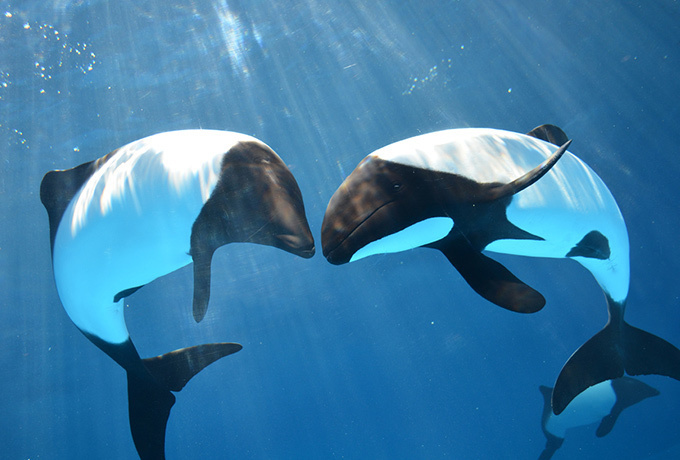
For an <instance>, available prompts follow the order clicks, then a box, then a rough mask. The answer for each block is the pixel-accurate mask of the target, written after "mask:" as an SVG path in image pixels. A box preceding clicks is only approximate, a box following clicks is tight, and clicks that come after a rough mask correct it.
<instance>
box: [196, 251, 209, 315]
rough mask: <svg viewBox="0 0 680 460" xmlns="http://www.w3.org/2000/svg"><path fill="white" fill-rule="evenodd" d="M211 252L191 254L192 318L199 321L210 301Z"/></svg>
mask: <svg viewBox="0 0 680 460" xmlns="http://www.w3.org/2000/svg"><path fill="white" fill-rule="evenodd" d="M212 256H213V252H211V251H208V252H202V253H199V254H197V255H193V256H192V257H193V260H194V300H193V309H194V320H196V322H197V323H200V322H201V321H202V320H203V318H204V317H205V314H206V312H207V311H208V302H209V301H210V276H211V269H210V265H211V263H212Z"/></svg>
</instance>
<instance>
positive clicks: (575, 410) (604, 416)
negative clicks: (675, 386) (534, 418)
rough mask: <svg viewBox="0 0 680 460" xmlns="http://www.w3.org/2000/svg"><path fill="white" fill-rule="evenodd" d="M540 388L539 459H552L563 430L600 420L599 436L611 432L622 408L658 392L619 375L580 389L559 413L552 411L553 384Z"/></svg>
mask: <svg viewBox="0 0 680 460" xmlns="http://www.w3.org/2000/svg"><path fill="white" fill-rule="evenodd" d="M539 390H540V391H541V395H543V414H542V417H541V428H542V429H543V434H545V437H546V445H545V449H544V450H543V452H541V454H540V456H539V457H538V460H549V459H551V458H552V456H553V455H554V454H555V452H556V451H557V449H559V448H560V447H561V446H562V443H563V442H564V437H565V433H566V431H567V430H569V429H570V428H574V427H577V426H585V425H590V424H591V423H596V422H599V423H600V424H599V426H598V428H597V431H596V432H595V434H596V436H597V437H598V438H601V437H603V436H606V435H608V434H609V432H611V430H612V429H613V428H614V424H615V423H616V420H618V418H619V415H621V412H623V410H624V409H626V408H628V407H631V406H633V405H635V404H637V403H639V402H641V401H643V400H645V399H647V398H651V397H653V396H658V395H659V391H658V390H657V389H656V388H653V387H651V386H649V385H647V384H646V383H644V382H641V381H640V380H637V379H633V378H630V377H620V378H618V379H614V380H606V381H604V382H600V383H598V384H596V385H593V386H592V387H590V388H588V389H587V390H585V391H583V392H581V393H580V394H579V395H578V396H576V398H574V399H573V401H571V402H570V403H569V405H567V407H566V408H565V410H564V411H563V412H562V413H561V414H560V415H555V414H553V411H552V404H551V401H552V388H550V387H546V386H543V385H541V386H540V387H539Z"/></svg>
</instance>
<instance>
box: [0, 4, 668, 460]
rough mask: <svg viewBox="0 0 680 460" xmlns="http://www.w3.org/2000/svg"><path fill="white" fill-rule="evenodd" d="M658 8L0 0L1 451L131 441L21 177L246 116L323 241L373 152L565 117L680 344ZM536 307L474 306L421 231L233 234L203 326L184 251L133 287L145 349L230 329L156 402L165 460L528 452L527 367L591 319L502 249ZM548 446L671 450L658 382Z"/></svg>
mask: <svg viewBox="0 0 680 460" xmlns="http://www.w3.org/2000/svg"><path fill="white" fill-rule="evenodd" d="M679 75H680V3H679V2H678V1H672V0H658V1H618V2H612V1H610V0H582V1H559V2H558V1H546V0H522V1H519V0H486V1H481V0H460V1H435V0H422V1H412V2H403V1H401V2H399V1H388V0H373V1H370V2H369V1H364V0H343V1H334V0H295V1H293V0H290V1H286V0H282V1H271V0H266V1H265V0H262V1H259V0H241V1H226V0H213V1H207V0H205V1H203V0H194V1H190V0H185V1H180V0H171V1H166V0H162V1H161V0H156V1H152V0H117V1H103V0H102V1H96V0H93V1H86V0H81V1H76V0H35V1H21V2H19V1H14V2H8V1H5V0H2V1H0V145H1V146H2V148H1V149H0V161H1V165H2V169H1V170H0V216H1V217H2V224H1V225H0V289H1V291H0V292H2V296H0V350H1V351H2V352H1V354H0V369H2V378H1V379H0V410H1V411H2V417H0V456H2V457H3V458H7V459H31V460H33V459H57V460H60V459H74V458H90V459H123V458H126V459H127V458H135V451H134V447H133V444H132V439H131V437H130V433H129V429H128V426H127V425H128V422H127V406H126V391H125V377H124V373H123V372H122V370H121V369H120V368H119V367H118V366H117V365H116V364H115V363H114V362H113V361H111V360H110V359H109V358H108V357H106V356H105V355H104V354H103V353H101V352H100V351H99V350H98V349H96V348H95V347H94V346H92V345H91V344H90V343H89V342H88V341H87V339H85V337H84V336H82V334H81V333H80V332H79V331H78V330H77V329H76V328H75V327H74V326H73V325H72V324H71V322H70V321H69V319H68V317H67V316H66V314H65V312H64V311H63V309H62V307H61V305H60V302H59V298H58V296H57V293H56V289H55V287H54V282H53V279H52V272H51V267H50V251H49V238H48V226H47V217H46V213H45V211H44V209H43V208H42V205H41V204H40V201H39V198H38V190H39V184H40V180H41V178H42V175H43V174H44V173H45V172H47V171H48V170H50V169H54V168H68V167H72V166H75V165H77V164H80V163H82V162H85V161H89V160H92V159H94V158H97V157H100V156H102V155H104V154H105V153H107V152H108V151H110V150H112V149H114V148H116V147H119V146H121V145H123V144H125V143H127V142H130V141H133V140H135V139H138V138H141V137H144V136H147V135H150V134H153V133H157V132H161V131H167V130H171V129H181V128H198V127H202V128H215V129H225V130H232V131H239V132H244V133H248V134H251V135H254V136H256V137H258V138H260V139H262V140H263V141H264V142H266V143H268V144H269V145H270V146H272V147H273V148H274V149H275V150H276V151H277V152H278V153H279V154H280V155H281V156H282V157H283V159H284V160H285V161H286V162H287V163H288V164H289V166H290V168H291V170H292V171H293V173H294V174H295V176H296V178H297V180H298V182H299V184H300V187H301V189H302V192H303V196H304V198H305V205H306V208H307V214H308V217H309V221H310V225H311V227H312V231H313V232H314V235H315V238H316V240H317V247H319V246H320V241H319V239H320V238H319V233H320V226H321V221H322V218H323V213H324V210H325V207H326V204H327V202H328V199H329V198H330V196H331V195H332V193H333V192H334V190H335V189H336V188H337V186H338V185H339V184H340V182H341V181H342V179H343V178H344V177H346V175H347V174H349V172H351V170H352V169H353V168H354V166H356V164H357V163H358V162H359V161H360V160H361V159H362V158H363V157H364V156H365V155H367V154H368V153H370V152H371V151H373V150H375V149H377V148H379V147H381V146H384V145H386V144H389V143H391V142H394V141H397V140H400V139H403V138H407V137H410V136H413V135H417V134H419V133H425V132H430V131H435V130H439V129H446V128H453V127H465V126H483V127H493V128H502V129H508V130H513V131H519V132H526V131H528V130H530V129H532V128H533V127H535V126H537V125H539V124H543V123H554V124H557V125H560V126H561V127H562V128H564V130H565V131H566V132H567V134H568V135H569V136H570V137H571V138H573V139H574V143H573V145H572V148H571V151H572V152H574V153H575V154H577V155H578V156H580V157H581V158H582V159H584V160H585V161H586V162H587V163H589V164H590V165H591V166H592V167H593V168H594V169H595V170H596V171H597V172H598V173H599V174H600V176H601V177H602V178H603V179H604V181H605V182H606V183H607V184H608V185H609V187H610V189H611V190H612V192H613V194H614V196H615V197H617V199H618V202H619V205H620V207H621V209H622V212H623V214H624V217H625V218H626V221H627V224H628V228H629V233H630V239H631V258H632V283H631V292H630V297H629V302H628V310H627V315H626V318H627V319H628V321H629V322H630V323H631V324H633V325H635V326H638V327H641V328H643V329H646V330H648V331H650V332H653V333H655V334H657V335H659V336H661V337H663V338H665V339H667V340H669V341H671V342H672V343H674V344H675V345H680V310H679V308H680V300H679V296H680V284H679V283H678V280H677V275H676V274H677V271H678V267H679V266H680V262H678V260H679V259H680V244H679V243H678V229H679V228H680V214H679V213H678V212H677V209H678V199H679V198H680V185H679V182H678V177H679V176H680V160H679V159H678V155H679V154H680V150H679V149H678V134H677V133H678V131H677V130H678V124H679V123H678V122H679V121H680V108H679V107H680V83H679V81H680V79H679ZM499 259H500V260H502V261H503V262H504V263H506V264H507V265H508V266H509V267H511V269H512V270H513V271H515V272H516V273H518V274H519V275H520V277H521V278H522V279H524V280H525V281H527V282H528V283H529V284H530V285H532V286H535V287H536V288H538V289H539V290H540V291H541V292H542V293H543V294H544V295H545V296H546V298H547V300H548V304H547V306H546V307H545V308H544V310H543V311H541V312H540V313H537V314H534V315H531V316H522V315H516V314H512V313H509V312H506V311H502V310H501V309H500V308H498V307H495V306H493V305H491V304H489V303H488V302H486V301H484V300H483V299H481V298H480V297H478V296H477V295H476V294H474V293H473V292H472V291H471V290H470V288H469V287H468V286H467V285H466V284H465V283H464V281H462V279H461V278H460V276H459V275H458V274H457V273H456V272H455V270H454V269H453V268H452V267H451V266H450V265H448V263H447V262H446V260H445V259H444V258H443V257H441V255H440V254H438V253H435V252H433V251H428V250H425V249H420V250H414V251H409V252H406V253H401V254H394V255H385V256H376V257H372V258H369V259H365V260H362V261H360V262H357V263H354V264H350V265H346V266H342V267H335V266H331V265H330V264H328V263H327V262H326V261H325V260H324V258H323V257H322V256H321V255H320V254H317V256H316V257H314V258H313V259H311V260H303V259H299V258H296V257H294V256H292V255H290V254H286V253H283V252H281V251H278V250H275V249H273V248H269V247H259V246H252V245H230V246H226V247H224V248H222V249H220V250H219V251H218V253H217V254H216V258H215V260H214V265H213V294H212V301H211V305H210V309H209V311H208V315H207V317H206V319H205V320H204V321H203V322H202V323H201V324H198V325H197V324H195V323H194V321H193V318H192V315H191V307H190V304H191V289H192V278H191V270H190V269H189V268H185V269H182V270H180V271H178V272H176V273H172V274H170V275H168V276H166V277H163V278H161V279H158V280H157V281H155V282H153V283H151V284H150V285H148V286H147V287H145V288H144V289H142V290H140V291H139V292H137V293H136V294H134V295H133V296H131V297H129V298H128V299H127V304H128V305H129V309H128V310H127V312H126V314H127V321H128V326H129V329H130V333H131V336H132V338H133V340H134V341H135V343H136V345H137V348H138V349H139V350H140V352H141V353H142V354H143V355H144V356H152V355H156V354H161V353H164V352H167V351H170V350H172V349H175V348H180V347H183V346H188V345H195V344H198V343H205V342H214V341H237V342H240V343H242V344H243V345H244V349H243V351H241V352H240V353H238V354H236V355H233V356H231V357H228V358H225V359H224V360H222V361H220V362H219V363H217V364H214V365H213V366H211V367H209V368H208V369H206V370H205V371H204V372H202V373H201V374H200V375H199V376H198V377H196V378H195V379H193V380H192V381H191V382H190V383H189V385H187V387H186V388H185V389H184V390H183V391H182V392H181V393H180V394H179V395H178V402H177V404H176V405H175V407H174V408H173V411H172V414H171V417H170V421H169V424H168V432H167V443H166V449H167V456H168V458H169V459H191V458H206V459H212V458H282V459H299V458H351V459H369V458H384V459H413V458H424V459H435V458H455V459H489V458H522V459H525V458H526V459H532V458H536V457H537V456H538V454H539V452H540V451H541V449H542V447H543V445H544V438H543V434H542V432H541V429H540V413H541V408H542V400H541V397H540V394H539V392H538V385H539V384H544V385H552V383H553V382H554V379H555V377H556V376H557V374H558V372H559V370H560V368H561V366H562V365H563V364H564V362H565V361H566V360H567V358H568V357H569V356H570V354H571V353H572V352H573V351H574V350H576V348H577V347H578V346H580V345H581V344H582V343H583V342H584V341H585V340H587V339H588V338H589V337H591V336H592V335H593V334H594V333H595V332H596V331H598V330H599V329H600V328H601V327H602V326H603V325H604V323H605V321H606V311H605V303H604V299H603V296H602V293H601V291H600V289H599V288H598V287H597V285H596V283H595V281H594V280H593V278H592V276H591V275H590V274H589V273H588V272H587V271H585V270H584V269H583V268H582V267H580V266H579V265H578V264H576V263H574V262H571V261H566V260H536V259H521V258H513V257H499ZM644 380H645V381H646V382H648V383H650V384H652V385H653V386H655V387H656V388H658V389H659V390H661V392H662V394H661V396H659V397H656V398H652V399H650V400H647V401H644V402H643V403H641V404H639V405H638V406H635V407H633V408H631V409H628V410H627V411H625V412H624V413H623V415H622V417H621V418H620V420H619V422H618V423H617V425H616V427H615V429H614V431H613V432H612V433H611V434H610V435H609V436H607V437H605V438H603V439H598V438H596V437H595V435H594V431H595V427H594V426H591V427H585V428H580V429H577V430H574V431H572V432H570V433H569V434H568V436H567V440H566V442H565V444H564V446H563V448H562V449H561V450H560V451H559V452H558V454H557V455H556V457H555V458H556V459H558V458H561V459H567V458H582V459H599V458H620V459H624V458H625V459H640V458H649V459H676V458H680V428H678V427H679V426H680V414H678V407H680V383H678V382H676V381H672V380H670V379H666V378H661V377H649V378H645V379H644Z"/></svg>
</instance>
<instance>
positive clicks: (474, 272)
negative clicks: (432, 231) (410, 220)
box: [429, 237, 545, 313]
mask: <svg viewBox="0 0 680 460" xmlns="http://www.w3.org/2000/svg"><path fill="white" fill-rule="evenodd" d="M445 241H446V240H445ZM429 247H434V248H436V249H439V250H440V251H441V252H442V253H443V254H444V255H445V256H446V258H447V259H448V260H449V262H451V265H453V266H454V267H455V268H456V270H458V272H459V273H460V274H461V276H462V277H463V278H465V281H467V283H468V284H469V285H470V287H471V288H472V289H474V290H475V291H476V292H477V293H478V294H479V295H481V296H482V297H484V298H485V299H487V300H488V301H490V302H493V303H495V304H496V305H498V306H500V307H503V308H505V309H507V310H511V311H514V312H517V313H535V312H537V311H539V310H540V309H541V308H543V306H544V305H545V298H544V297H543V296H542V295H541V294H540V293H539V292H538V291H536V290H535V289H533V288H531V287H529V286H527V285H526V284H525V283H523V282H522V281H521V280H520V279H519V278H517V277H516V276H515V275H513V274H512V273H510V271H509V270H508V269H507V268H505V267H504V266H503V265H501V264H500V263H498V262H496V261H495V260H493V259H491V258H490V257H487V256H485V255H484V254H482V253H481V252H479V251H476V250H475V249H474V248H472V246H470V244H469V243H468V242H467V240H465V238H463V237H457V238H452V239H449V240H448V241H446V242H445V243H443V244H437V243H435V245H430V246H429Z"/></svg>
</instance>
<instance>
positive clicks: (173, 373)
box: [128, 343, 242, 460]
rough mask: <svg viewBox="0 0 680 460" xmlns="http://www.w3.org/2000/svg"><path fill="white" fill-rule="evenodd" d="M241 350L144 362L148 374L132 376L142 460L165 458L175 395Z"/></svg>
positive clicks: (226, 346) (215, 346)
mask: <svg viewBox="0 0 680 460" xmlns="http://www.w3.org/2000/svg"><path fill="white" fill-rule="evenodd" d="M241 348H242V347H241V345H239V344H237V343H211V344H206V345H198V346H194V347H189V348H182V349H180V350H175V351H172V352H170V353H166V354H164V355H161V356H157V357H154V358H147V359H144V360H142V362H143V364H144V367H145V368H146V369H147V371H148V373H141V374H140V373H136V372H128V410H129V417H130V430H131V432H132V439H133V440H134V443H135V447H136V448H137V452H138V453H139V456H140V458H141V459H142V460H161V459H164V458H165V429H166V426H167V423H168V417H169V416H170V409H171V408H172V406H173V404H174V403H175V396H174V395H173V394H172V393H171V391H180V390H181V389H182V388H183V387H184V385H186V383H187V382H188V381H189V380H190V379H191V378H192V377H193V376H194V375H196V374H197V373H199V372H200V371H201V370H203V369H204V368H205V367H206V366H208V365H209V364H211V363H213V362H215V361H216V360H218V359H220V358H222V357H224V356H227V355H230V354H232V353H236V352H237V351H239V350H241ZM140 375H141V376H140Z"/></svg>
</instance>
